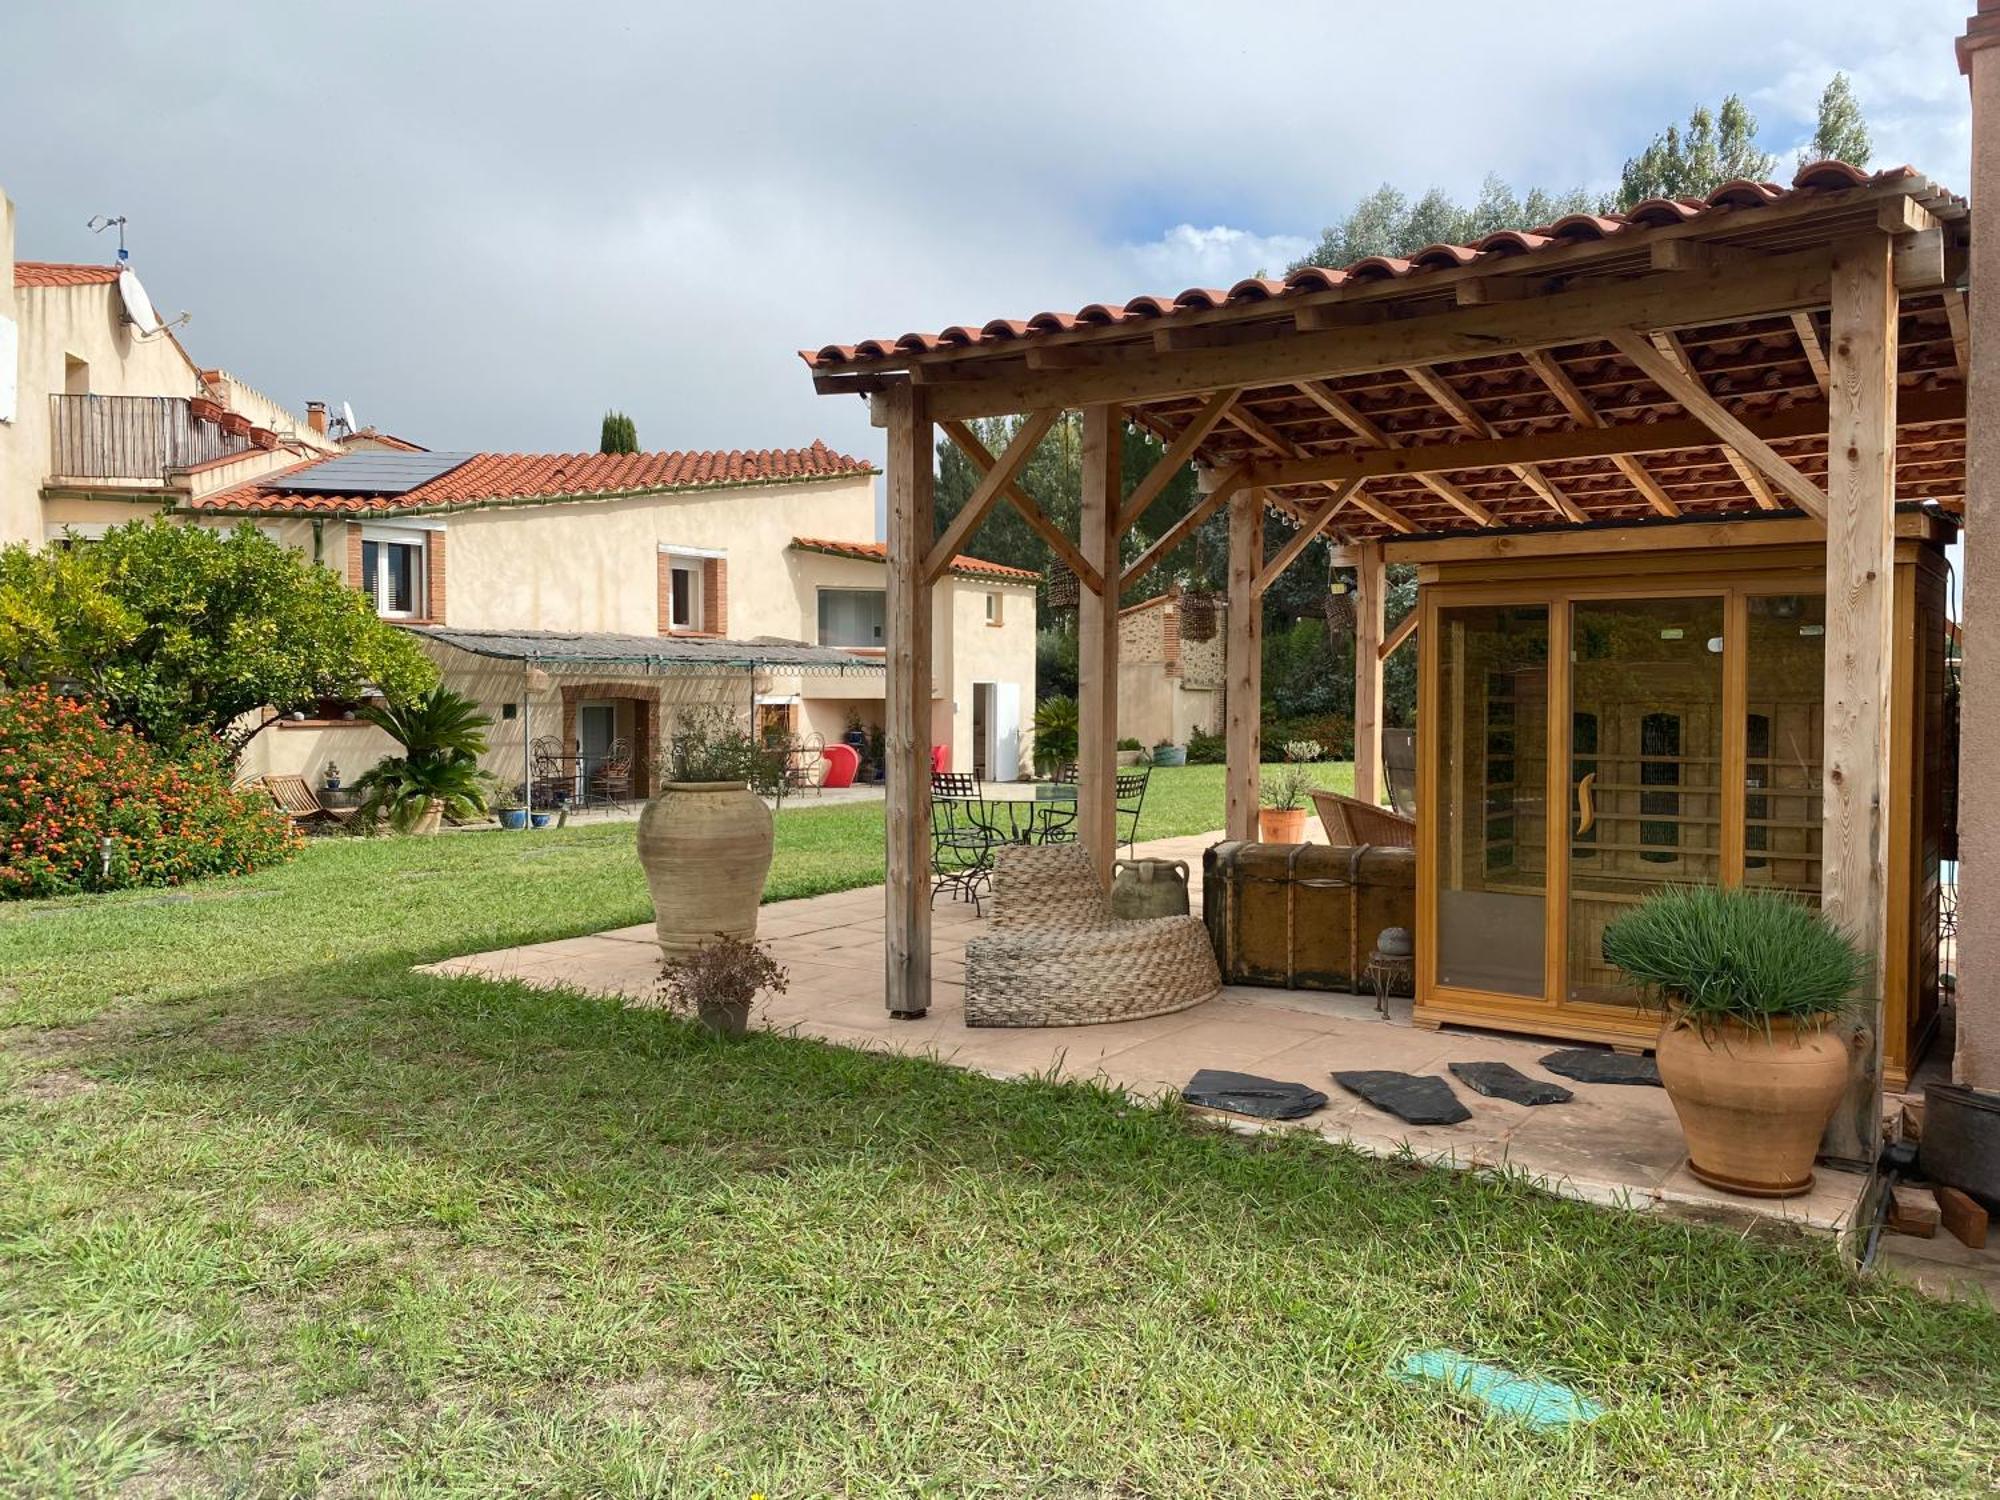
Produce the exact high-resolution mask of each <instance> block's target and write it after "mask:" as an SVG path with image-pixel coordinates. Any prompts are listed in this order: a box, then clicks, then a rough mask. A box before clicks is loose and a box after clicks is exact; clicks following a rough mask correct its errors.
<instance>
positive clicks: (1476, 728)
mask: <svg viewBox="0 0 2000 1500" xmlns="http://www.w3.org/2000/svg"><path fill="white" fill-rule="evenodd" d="M1437 618H1438V625H1439V631H1438V636H1437V645H1436V648H1435V649H1436V650H1437V653H1438V655H1437V662H1438V667H1437V673H1438V676H1437V688H1438V691H1437V698H1436V702H1437V705H1438V715H1439V724H1438V733H1439V736H1440V738H1439V741H1438V748H1437V780H1438V785H1439V798H1438V816H1437V817H1435V818H1433V819H1431V820H1429V823H1430V836H1431V838H1432V839H1434V840H1435V843H1434V845H1433V849H1432V854H1433V857H1434V859H1435V868H1436V870H1437V872H1438V877H1437V908H1436V912H1437V916H1436V921H1437V967H1436V976H1435V977H1436V982H1437V983H1438V984H1439V985H1442V986H1446V987H1449V988H1452V989H1463V990H1479V991H1487V992H1491V993H1497V994H1503V995H1518V996H1523V997H1528V998H1532V999H1536V1000H1540V999H1542V998H1544V995H1545V991H1546V987H1547V979H1546V972H1547V963H1546V951H1547V941H1546V932H1547V907H1548V903H1547V896H1548V767H1549V759H1548V757H1549V734H1548V722H1549V608H1548V606H1547V605H1545V604H1505V605H1491V606H1487V605H1467V606H1456V607H1447V608H1443V609H1440V610H1439V611H1438V617H1437Z"/></svg>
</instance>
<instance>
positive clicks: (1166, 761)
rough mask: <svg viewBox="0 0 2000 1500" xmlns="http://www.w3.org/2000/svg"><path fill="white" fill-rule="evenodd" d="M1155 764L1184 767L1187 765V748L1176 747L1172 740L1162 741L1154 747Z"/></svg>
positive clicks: (1183, 746) (1182, 746)
mask: <svg viewBox="0 0 2000 1500" xmlns="http://www.w3.org/2000/svg"><path fill="white" fill-rule="evenodd" d="M1153 764H1154V765H1156V766H1184V765H1186V764H1187V746H1186V745H1176V744H1175V743H1174V742H1173V741H1172V740H1161V741H1160V742H1159V743H1158V744H1157V745H1155V746H1153Z"/></svg>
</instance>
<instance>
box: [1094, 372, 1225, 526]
mask: <svg viewBox="0 0 2000 1500" xmlns="http://www.w3.org/2000/svg"><path fill="white" fill-rule="evenodd" d="M1241 394H1242V392H1241V391H1217V392H1216V393H1215V394H1214V395H1213V396H1210V397H1209V398H1208V401H1207V403H1206V404H1204V405H1203V407H1202V409H1201V410H1200V411H1198V412H1196V413H1195V418H1194V420H1193V421H1192V422H1190V423H1188V425H1187V426H1185V427H1183V428H1182V429H1181V431H1180V434H1179V435H1178V436H1177V437H1175V439H1174V440H1173V442H1172V443H1170V444H1168V445H1167V451H1166V454H1165V455H1164V456H1163V457H1162V458H1161V459H1160V461H1159V462H1158V463H1156V464H1154V465H1153V467H1152V469H1151V470H1150V471H1149V472H1148V473H1147V475H1146V477H1145V478H1144V479H1142V480H1140V481H1139V482H1138V484H1136V485H1134V486H1133V487H1132V493H1131V494H1130V495H1128V496H1126V498H1125V504H1124V506H1123V507H1122V508H1121V509H1120V510H1119V512H1118V533H1119V535H1121V536H1123V535H1124V534H1125V533H1126V532H1128V531H1130V530H1131V529H1132V527H1133V525H1134V524H1135V523H1136V522H1137V521H1138V519H1139V518H1140V517H1141V516H1143V515H1144V514H1145V513H1146V508H1147V507H1148V506H1150V505H1151V504H1152V503H1153V502H1154V501H1155V500H1157V499H1159V498H1160V492H1161V491H1162V490H1164V489H1165V488H1166V487H1167V486H1168V485H1169V484H1171V483H1172V482H1173V478H1174V476H1175V475H1176V474H1178V473H1180V471H1181V470H1182V469H1184V468H1185V467H1187V465H1188V463H1189V462H1190V461H1191V460H1192V459H1193V458H1194V451H1195V449H1197V448H1199V447H1200V446H1201V444H1202V440H1203V439H1205V438H1206V437H1207V436H1208V435H1209V434H1210V433H1211V432H1213V431H1215V426H1216V424H1217V423H1218V422H1220V421H1221V420H1222V418H1223V416H1224V415H1225V414H1226V413H1227V412H1228V410H1229V408H1230V407H1231V406H1232V405H1233V404H1234V403H1235V401H1236V398H1237V397H1238V396H1239V395H1241Z"/></svg>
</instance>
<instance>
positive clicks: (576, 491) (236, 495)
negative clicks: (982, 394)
mask: <svg viewBox="0 0 2000 1500" xmlns="http://www.w3.org/2000/svg"><path fill="white" fill-rule="evenodd" d="M338 456H340V455H329V457H330V458H331V457H338ZM327 461H328V460H327V459H316V460H314V462H315V463H324V462H327ZM308 467H310V465H307V464H300V465H297V466H296V467H294V468H291V469H287V470H284V471H283V472H284V473H286V474H296V473H298V472H300V471H301V470H303V469H305V468H308ZM874 472H875V466H874V465H873V464H871V463H869V462H868V460H866V459H861V458H851V457H849V456H848V455H847V454H845V453H836V452H834V451H833V450H832V449H831V448H828V447H827V446H826V444H825V443H820V442H816V443H814V444H813V445H812V446H811V447H810V448H766V449H759V450H754V451H752V450H735V449H732V450H729V451H726V452H725V451H711V452H697V453H475V454H473V455H471V456H470V457H468V458H467V459H466V460H465V462H463V463H461V464H460V465H458V467H456V468H454V469H451V470H448V471H447V472H445V473H443V474H440V475H438V477H437V478H435V479H432V480H429V481H427V482H426V483H424V484H421V485H418V486H417V487H416V488H415V489H413V490H410V491H408V492H407V493H405V494H401V495H371V494H358V495H328V494H300V493H295V492H292V491H287V490H274V489H272V488H271V487H270V481H271V480H272V479H276V478H278V477H279V476H278V475H276V474H271V475H265V476H263V477H262V478H260V479H259V480H257V481H255V482H252V483H250V484H245V485H238V486H236V487H235V488H233V489H227V490H219V491H217V492H216V493H215V494H213V495H205V496H203V497H201V498H200V499H198V500H195V501H193V502H192V504H193V506H194V507H195V508H196V509H197V510H221V511H243V512H252V511H257V512H269V511H290V512H299V513H320V514H324V513H328V512H352V513H381V512H385V511H409V510H432V509H447V508H450V507H452V506H457V505H478V504H482V503H486V502H490V501H510V500H514V501H518V500H560V499H577V498H583V499H588V498H593V497H602V496H607V495H622V494H634V493H639V494H643V493H648V492H653V491H663V490H668V491H671V490H699V489H720V488H726V487H734V486H738V485H758V484H787V483H800V482H804V481H808V480H814V479H835V478H841V477H844V476H848V475H856V474H873V473H874Z"/></svg>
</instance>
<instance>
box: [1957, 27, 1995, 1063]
mask: <svg viewBox="0 0 2000 1500" xmlns="http://www.w3.org/2000/svg"><path fill="white" fill-rule="evenodd" d="M1958 60H1959V66H1960V67H1961V68H1962V69H1963V70H1964V71H1965V72H1966V73H1967V74H1968V75H1969V77H1970V79H1971V83H1972V182H1971V184H1970V186H1971V189H1972V195H1971V201H1972V265H1971V272H1970V274H1971V279H1972V283H1973V285H1974V286H1983V287H1987V288H1995V287H2000V0H1980V5H1979V14H1978V15H1976V16H1974V17H1973V18H1972V19H1971V20H1970V21H1969V22H1968V23H1967V24H1966V28H1965V36H1964V38H1963V39H1962V40H1961V41H1960V42H1959V44H1958ZM1967 306H1968V313H1969V317H1968V320H1967V321H1968V322H1969V323H1970V324H1971V330H1970V332H1971V357H1970V358H1969V359H1968V361H1967V365H1966V396H1965V610H1964V628H1965V639H1966V641H1967V642H1968V647H1967V650H1966V653H1965V662H1964V667H1963V676H1962V679H1961V692H1960V702H1961V709H1960V723H1959V746H1958V785H1959V797H1958V809H1959V810H1958V853H1959V865H1958V965H1957V974H1958V989H1957V991H1956V994H1957V1000H1958V1048H1957V1051H1956V1052H1955V1053H1954V1055H1953V1058H1952V1074H1953V1080H1954V1081H1955V1082H1957V1083H1961V1084H1964V1085H1966V1086H1968V1087H1970V1088H1976V1089H1993V1090H2000V819H1995V818H1987V817H1982V816H1980V801H1979V798H1980V795H1981V793H1982V792H1983V791H1984V789H1985V788H1987V787H1991V786H1993V785H1995V784H1996V782H1995V778H1996V777H2000V650H1996V649H1995V647H1994V643H1995V642H2000V295H1995V294H1994V293H1992V292H1991V291H1989V293H1988V294H1987V295H1986V296H1984V297H1972V298H1969V299H1968V303H1967Z"/></svg>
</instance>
